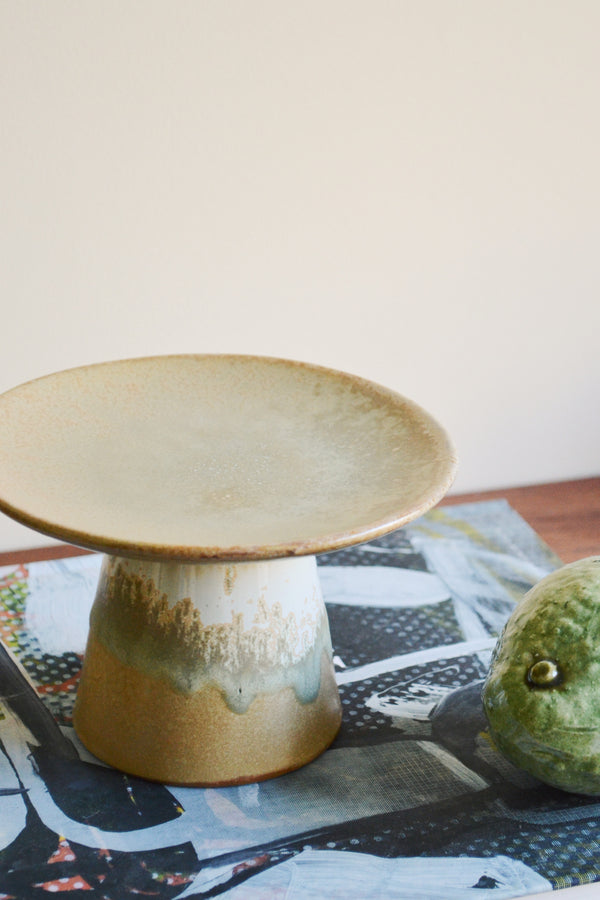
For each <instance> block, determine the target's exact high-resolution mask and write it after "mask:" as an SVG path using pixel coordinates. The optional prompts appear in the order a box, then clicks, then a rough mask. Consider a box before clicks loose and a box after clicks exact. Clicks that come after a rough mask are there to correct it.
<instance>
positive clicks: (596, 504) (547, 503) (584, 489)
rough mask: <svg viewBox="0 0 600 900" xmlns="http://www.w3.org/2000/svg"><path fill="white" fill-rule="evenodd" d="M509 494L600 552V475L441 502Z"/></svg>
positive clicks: (27, 557)
mask: <svg viewBox="0 0 600 900" xmlns="http://www.w3.org/2000/svg"><path fill="white" fill-rule="evenodd" d="M500 497H502V498H505V499H506V500H508V502H509V503H510V504H511V506H512V507H513V508H514V509H516V510H517V512H518V513H520V515H521V516H523V518H524V519H525V520H526V521H527V522H529V524H530V525H531V526H532V528H533V529H534V530H535V531H537V533H538V534H539V535H540V537H541V538H543V540H544V541H546V543H547V544H549V546H550V547H551V548H552V549H553V550H554V552H555V553H557V554H558V556H560V558H561V559H562V560H563V562H572V561H573V560H575V559H580V558H581V557H583V556H595V555H597V554H600V477H598V478H584V479H579V480H577V481H559V482H555V483H552V484H538V485H531V486H529V487H517V488H505V489H503V490H494V491H478V492H476V493H472V494H452V495H451V496H450V497H447V498H446V499H445V500H444V501H443V503H442V505H443V506H448V505H450V504H456V503H467V502H475V501H478V500H492V499H497V498H500ZM87 552H89V551H87V550H81V549H80V548H77V547H72V546H71V545H70V544H55V545H52V546H49V547H48V546H47V547H40V548H36V549H29V550H13V551H10V552H5V553H0V565H13V564H18V563H22V562H32V561H33V560H38V559H60V558H61V557H64V556H77V555H79V554H82V553H87Z"/></svg>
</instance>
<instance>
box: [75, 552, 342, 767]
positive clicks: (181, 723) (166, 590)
mask: <svg viewBox="0 0 600 900" xmlns="http://www.w3.org/2000/svg"><path fill="white" fill-rule="evenodd" d="M340 722H341V705H340V700H339V695H338V691H337V686H336V682H335V676H334V671H333V664H332V651H331V639H330V635H329V625H328V621H327V614H326V611H325V606H324V604H323V599H322V596H321V592H320V587H319V583H318V576H317V567H316V561H315V559H314V557H310V556H309V557H299V558H295V559H277V560H269V561H267V562H244V563H237V564H220V563H204V564H181V563H158V562H145V561H137V560H125V559H120V558H118V557H105V560H104V564H103V568H102V573H101V576H100V582H99V585H98V592H97V596H96V601H95V603H94V607H93V609H92V614H91V619H90V635H89V640H88V647H87V650H86V657H85V662H84V667H83V671H82V676H81V684H80V688H79V692H78V696H77V702H76V705H75V713H74V724H75V729H76V731H77V733H78V735H79V737H80V738H81V740H82V741H83V743H84V744H85V745H86V746H87V747H88V749H89V750H90V751H91V752H92V753H94V754H95V755H96V756H98V757H99V758H100V759H102V760H104V761H105V762H107V763H110V764H111V765H113V766H115V767H117V768H119V769H122V770H124V771H126V772H129V773H130V774H133V775H138V776H141V777H144V778H149V779H152V780H156V781H163V782H167V783H171V784H175V783H176V784H190V785H192V784H198V785H223V784H240V783H244V782H249V781H257V780H260V779H264V778H269V777H272V776H274V775H278V774H281V773H283V772H288V771H291V770H293V769H296V768H298V767H299V766H302V765H304V764H305V763H307V762H309V761H310V760H311V759H314V758H315V757H316V756H318V755H319V754H320V753H321V752H322V751H323V750H325V749H326V748H327V747H328V746H329V744H330V743H331V742H332V741H333V739H334V738H335V735H336V734H337V731H338V729H339V726H340Z"/></svg>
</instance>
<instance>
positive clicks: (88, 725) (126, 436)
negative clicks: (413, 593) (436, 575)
mask: <svg viewBox="0 0 600 900" xmlns="http://www.w3.org/2000/svg"><path fill="white" fill-rule="evenodd" d="M0 419H1V421H2V429H1V433H0V510H1V511H3V512H5V513H7V514H8V515H10V516H12V517H13V518H15V519H17V520H18V521H20V522H22V523H24V524H25V525H28V526H29V527H31V528H34V529H37V530H38V531H42V532H45V533H47V534H50V535H52V536H54V537H56V538H59V539H61V540H66V541H69V542H71V543H73V544H77V545H80V546H83V547H88V548H91V549H93V550H99V551H102V552H103V553H105V554H107V561H106V563H105V566H104V569H103V574H102V578H101V581H100V585H99V590H98V595H97V599H96V603H95V606H94V610H93V613H92V617H91V628H90V636H89V642H88V648H87V653H86V658H85V662H84V666H83V672H82V679H81V687H80V690H79V694H78V699H77V704H76V710H75V726H76V729H77V731H78V733H79V735H80V737H81V738H82V740H83V741H84V743H85V744H87V746H88V747H89V748H90V749H91V750H92V751H93V752H94V753H96V754H97V755H98V756H99V757H101V758H102V759H104V760H105V761H107V762H109V763H112V764H113V765H115V766H117V767H119V768H122V769H124V770H125V771H128V772H131V773H133V774H136V775H142V776H145V777H147V778H151V779H158V780H161V781H168V782H178V783H184V784H233V783H239V782H244V781H253V780H256V779H259V778H265V777H268V776H269V775H274V774H278V773H279V772H284V771H289V770H291V769H293V768H297V767H298V766H300V765H302V764H303V763H305V762H308V761H309V760H310V759H312V758H313V757H315V756H316V755H317V754H318V753H320V752H321V751H322V750H324V749H325V747H327V746H328V745H329V744H330V743H331V741H332V740H333V738H334V736H335V734H336V732H337V730H338V728H339V724H340V701H339V697H338V693H337V688H336V684H335V677H334V672H333V667H332V663H331V644H330V639H329V630H328V625H327V619H326V615H325V610H324V606H323V603H322V599H321V596H320V592H319V590H318V583H317V581H316V570H315V561H314V554H316V553H321V552H323V551H327V550H334V549H337V548H341V547H345V546H349V545H351V544H355V543H359V542H361V541H366V540H370V539H372V538H374V537H377V536H378V535H381V534H385V533H387V532H389V531H393V530H394V529H396V528H398V527H400V526H401V525H403V524H405V523H406V522H409V521H411V520H412V519H414V518H416V517H417V516H420V515H422V514H423V513H424V512H426V511H427V510H428V509H430V508H431V507H432V506H434V505H435V504H436V503H437V502H438V501H439V500H440V499H441V498H442V497H443V495H444V494H445V493H446V491H447V490H448V488H449V486H450V484H451V482H452V479H453V477H454V473H455V469H456V455H455V452H454V448H453V446H452V444H451V442H450V440H449V438H448V435H447V434H446V432H445V431H444V429H443V428H441V427H440V425H439V424H438V423H437V422H436V421H435V420H434V419H433V418H432V417H431V416H430V415H428V413H426V412H425V411H424V410H423V409H421V408H420V407H419V406H417V405H416V404H415V403H413V402H412V401H410V400H408V399H407V398H405V397H402V396H401V395H399V394H397V393H395V392H394V391H390V390H388V389H387V388H384V387H381V386H380V385H377V384H373V383H372V382H369V381H366V380H365V379H362V378H357V377H356V376H353V375H349V374H347V373H344V372H337V371H334V370H332V369H328V368H324V367H322V366H314V365H307V364H305V363H299V362H292V361H289V360H283V359H275V358H265V357H256V356H227V355H207V356H194V355H189V356H160V357H151V358H143V359H130V360H123V361H117V362H109V363H102V364H98V365H92V366H85V367H81V368H77V369H70V370H67V371H65V372H59V373H56V374H54V375H50V376H47V377H45V378H40V379H38V380H36V381H32V382H29V383H28V384H24V385H21V386H20V387H18V388H15V389H14V390H12V391H8V392H7V393H5V394H3V395H2V396H0ZM305 560H307V562H305ZM284 563H285V565H284Z"/></svg>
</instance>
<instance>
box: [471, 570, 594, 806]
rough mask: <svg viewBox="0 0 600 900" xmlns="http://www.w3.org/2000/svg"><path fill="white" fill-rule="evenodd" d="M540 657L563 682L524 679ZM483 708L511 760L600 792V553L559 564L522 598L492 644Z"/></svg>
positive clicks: (544, 777) (573, 787)
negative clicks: (553, 665) (544, 683)
mask: <svg viewBox="0 0 600 900" xmlns="http://www.w3.org/2000/svg"><path fill="white" fill-rule="evenodd" d="M540 659H550V660H553V661H554V662H556V663H557V664H558V666H559V668H560V671H561V673H562V677H563V680H562V683H561V684H559V685H556V686H555V687H549V688H535V687H532V686H531V685H529V684H528V682H527V672H528V671H529V669H530V667H531V666H532V665H533V663H535V662H537V660H540ZM483 705H484V709H485V713H486V716H487V719H488V722H489V726H490V734H491V736H492V738H493V740H494V742H495V744H496V746H497V747H498V749H499V750H500V751H501V752H502V753H503V754H504V755H505V756H506V757H507V758H508V759H509V760H511V762H513V763H514V764H515V765H517V766H519V767H520V768H522V769H525V770H526V771H528V772H530V773H531V774H532V775H535V776H536V777H537V778H539V779H540V780H541V781H544V782H546V783H547V784H551V785H554V786H555V787H558V788H562V789H563V790H565V791H571V792H574V793H580V794H590V795H594V796H595V795H600V556H592V557H588V558H587V559H582V560H579V561H577V562H575V563H571V564H569V565H567V566H563V567H562V568H560V569H558V570H557V571H556V572H552V573H551V574H550V575H547V576H546V577H545V578H543V579H542V580H541V581H540V582H538V584H536V585H535V587H533V588H532V589H531V590H530V591H529V593H527V594H526V595H525V597H524V598H523V600H522V601H521V602H520V603H519V605H518V606H517V608H516V609H515V611H514V612H513V614H512V616H511V617H510V619H509V620H508V622H507V623H506V626H505V628H504V631H503V632H502V635H501V636H500V638H499V640H498V643H497V645H496V649H495V651H494V655H493V657H492V662H491V667H490V671H489V674H488V677H487V679H486V682H485V685H484V688H483Z"/></svg>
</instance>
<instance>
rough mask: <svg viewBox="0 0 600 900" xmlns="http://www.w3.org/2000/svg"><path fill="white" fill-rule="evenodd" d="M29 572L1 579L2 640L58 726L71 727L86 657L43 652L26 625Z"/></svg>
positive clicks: (21, 569)
mask: <svg viewBox="0 0 600 900" xmlns="http://www.w3.org/2000/svg"><path fill="white" fill-rule="evenodd" d="M27 575H28V572H27V569H26V567H24V566H19V567H18V568H16V569H14V570H11V571H9V572H8V573H6V574H5V575H4V576H3V577H2V579H1V580H0V639H1V640H2V641H3V642H4V644H5V645H6V646H7V647H8V648H9V649H10V651H11V652H12V653H13V654H14V656H15V657H16V659H17V660H18V661H19V662H20V664H21V665H22V666H23V668H24V669H25V671H26V672H27V674H28V675H29V677H30V679H31V681H32V683H33V685H34V686H35V688H36V690H37V693H38V695H39V696H40V698H41V699H42V701H43V703H44V705H45V706H46V707H47V708H48V709H49V710H50V712H51V713H52V715H53V716H54V718H55V719H56V721H57V722H58V724H59V725H70V724H71V723H72V720H73V705H74V702H75V695H76V692H77V685H78V683H79V675H80V672H81V665H82V660H83V658H82V657H81V656H79V655H78V654H76V653H70V652H67V653H63V654H61V655H60V656H53V655H51V654H49V653H43V652H42V651H41V649H40V646H39V643H38V641H37V640H36V638H35V637H33V636H32V634H31V632H30V631H29V630H28V629H27V628H26V625H25V607H26V603H27V595H28V588H27Z"/></svg>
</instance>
